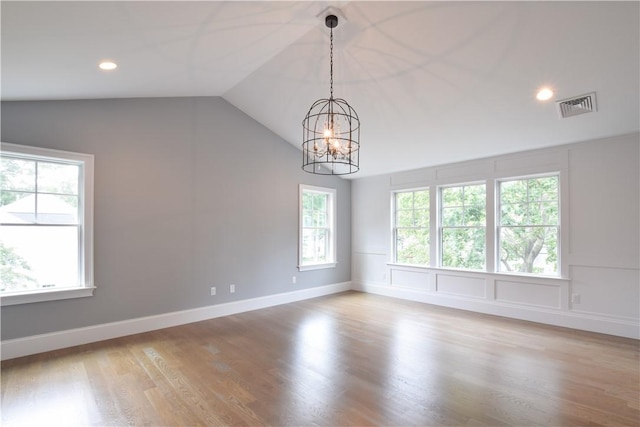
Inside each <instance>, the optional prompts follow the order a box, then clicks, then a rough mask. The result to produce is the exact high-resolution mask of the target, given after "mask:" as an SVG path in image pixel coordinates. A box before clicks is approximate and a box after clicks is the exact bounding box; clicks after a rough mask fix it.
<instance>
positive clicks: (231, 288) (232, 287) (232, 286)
mask: <svg viewBox="0 0 640 427" xmlns="http://www.w3.org/2000/svg"><path fill="white" fill-rule="evenodd" d="M235 291H236V285H229V292H230V293H234V292H235Z"/></svg>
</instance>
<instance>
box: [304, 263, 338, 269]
mask: <svg viewBox="0 0 640 427" xmlns="http://www.w3.org/2000/svg"><path fill="white" fill-rule="evenodd" d="M336 265H338V263H337V262H328V263H325V264H310V265H299V266H298V271H309V270H321V269H323V268H335V266H336Z"/></svg>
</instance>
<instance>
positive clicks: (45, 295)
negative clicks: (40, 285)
mask: <svg viewBox="0 0 640 427" xmlns="http://www.w3.org/2000/svg"><path fill="white" fill-rule="evenodd" d="M94 290H95V286H91V287H87V288H66V289H56V290H43V291H37V292H21V293H14V294H7V295H2V296H0V306H2V307H4V306H7V305H19V304H31V303H34V302H44V301H55V300H63V299H71V298H84V297H90V296H93V291H94Z"/></svg>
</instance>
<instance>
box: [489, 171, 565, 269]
mask: <svg viewBox="0 0 640 427" xmlns="http://www.w3.org/2000/svg"><path fill="white" fill-rule="evenodd" d="M499 193H500V195H499V201H500V211H499V212H500V219H499V226H498V235H499V239H498V240H499V241H498V247H499V265H498V270H499V271H504V272H520V273H535V274H546V275H558V274H559V270H558V240H559V233H560V227H559V223H560V222H559V197H558V176H547V177H539V178H525V179H514V180H509V181H502V182H500V183H499Z"/></svg>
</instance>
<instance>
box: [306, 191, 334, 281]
mask: <svg viewBox="0 0 640 427" xmlns="http://www.w3.org/2000/svg"><path fill="white" fill-rule="evenodd" d="M306 192H310V193H320V194H325V195H327V196H328V198H327V224H328V233H329V256H328V259H329V261H328V262H323V263H317V264H311V263H303V260H302V245H303V241H302V236H303V234H304V228H305V227H304V221H303V203H302V199H303V196H304V193H306ZM298 201H299V208H298V212H299V217H298V224H299V230H298V270H299V271H308V270H318V269H322V268H335V266H336V265H337V258H336V236H337V234H336V205H337V202H336V190H335V189H334V188H326V187H316V186H312V185H306V184H300V186H299V197H298Z"/></svg>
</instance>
